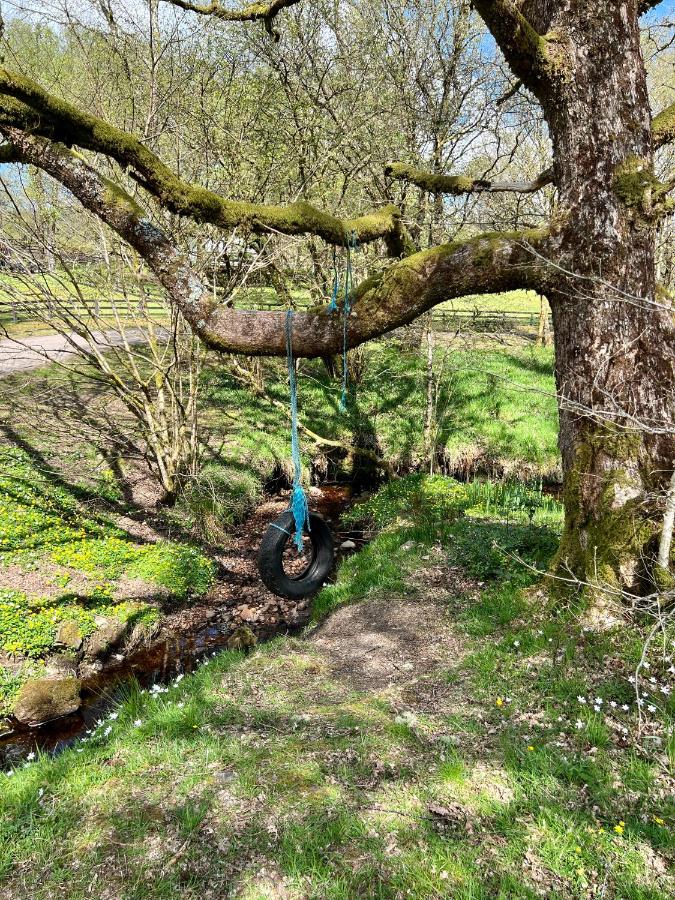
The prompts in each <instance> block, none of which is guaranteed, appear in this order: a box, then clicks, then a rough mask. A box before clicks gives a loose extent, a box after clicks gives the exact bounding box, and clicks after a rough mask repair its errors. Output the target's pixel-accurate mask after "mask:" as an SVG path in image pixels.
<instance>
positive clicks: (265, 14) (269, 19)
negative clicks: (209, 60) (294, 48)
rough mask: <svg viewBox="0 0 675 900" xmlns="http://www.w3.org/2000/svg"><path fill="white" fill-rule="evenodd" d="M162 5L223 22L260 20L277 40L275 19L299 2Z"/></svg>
mask: <svg viewBox="0 0 675 900" xmlns="http://www.w3.org/2000/svg"><path fill="white" fill-rule="evenodd" d="M162 2H163V3H170V4H171V6H178V7H179V8H180V9H184V10H187V11H189V12H194V13H198V14H199V15H202V16H213V17H214V18H216V19H220V20H221V21H224V22H255V21H258V20H260V19H262V21H263V22H264V23H265V28H266V29H267V31H268V32H269V33H270V34H271V35H272V36H273V37H274V39H275V40H278V39H279V35H278V34H277V32H276V31H274V28H273V24H272V23H273V22H274V19H275V17H276V16H277V15H278V14H279V13H280V12H281V10H282V9H286V7H288V6H295V4H296V3H299V2H300V0H270V2H269V3H249V4H248V5H247V6H244V7H242V9H227V8H226V7H224V6H222V5H221V4H220V2H219V0H211V2H210V3H206V4H204V3H193V2H192V0H162Z"/></svg>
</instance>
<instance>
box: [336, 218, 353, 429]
mask: <svg viewBox="0 0 675 900" xmlns="http://www.w3.org/2000/svg"><path fill="white" fill-rule="evenodd" d="M355 248H356V232H354V231H352V233H351V235H350V236H349V238H348V239H347V265H346V268H345V296H344V301H343V303H342V396H341V398H340V412H345V410H346V409H347V383H348V378H349V369H348V365H347V338H348V330H349V327H348V323H349V313H350V312H351V309H352V307H351V292H352V285H353V278H352V250H353V249H355Z"/></svg>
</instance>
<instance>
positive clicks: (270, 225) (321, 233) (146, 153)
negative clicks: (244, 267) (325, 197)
mask: <svg viewBox="0 0 675 900" xmlns="http://www.w3.org/2000/svg"><path fill="white" fill-rule="evenodd" d="M0 95H4V96H0V126H1V125H2V124H3V123H4V124H6V125H10V126H17V127H19V128H21V129H22V130H28V131H32V132H33V133H35V134H39V135H42V136H44V137H48V138H50V139H53V140H56V141H59V142H61V143H64V144H66V145H68V146H72V145H76V146H78V147H81V148H82V149H85V150H93V151H95V152H96V153H102V154H104V155H105V156H108V157H111V158H112V159H114V160H116V162H118V163H119V164H120V165H121V166H122V167H123V168H125V169H127V170H128V171H129V174H130V175H131V176H132V177H133V178H135V180H136V181H138V183H139V184H140V185H141V186H142V187H144V188H145V189H146V190H147V191H149V192H150V193H151V194H153V195H154V196H155V197H156V198H157V200H158V201H159V202H160V203H161V205H162V206H163V207H165V208H166V209H168V210H170V211H171V212H173V213H175V214H176V215H179V216H189V217H190V218H192V219H194V220H195V221H197V222H208V223H210V224H212V225H216V226H217V227H219V228H223V229H232V228H236V227H241V228H243V229H244V230H248V231H250V232H254V233H257V234H259V233H263V232H270V231H278V232H280V233H282V234H287V235H301V234H314V235H316V236H317V237H321V238H323V240H325V241H326V242H328V243H330V244H346V243H347V241H348V239H349V238H350V236H351V235H352V234H355V235H356V238H357V239H358V241H359V243H362V244H365V243H369V242H371V241H375V240H378V239H384V240H385V241H386V242H387V247H388V250H389V253H390V255H392V256H402V255H404V254H405V253H407V252H410V249H411V247H410V246H409V242H408V239H407V237H406V234H405V230H404V227H403V225H402V223H401V219H400V214H399V210H398V209H397V207H395V206H384V207H382V208H381V209H378V210H375V211H373V212H371V213H369V214H367V215H364V216H359V217H357V218H354V219H339V218H337V217H336V216H333V215H331V214H330V213H327V212H324V211H323V210H320V209H317V208H316V207H314V206H312V205H311V204H309V203H306V202H301V201H300V202H296V203H290V204H288V205H287V206H271V205H269V206H268V205H266V204H262V203H246V202H244V201H237V200H227V199H225V198H224V197H221V196H220V195H219V194H216V193H214V192H213V191H209V190H207V189H206V188H203V187H200V186H199V185H192V184H189V183H188V182H186V181H183V180H182V179H181V178H179V177H178V176H177V175H176V174H175V173H174V172H173V171H172V170H171V169H170V168H169V167H168V166H167V165H165V163H163V162H162V160H161V159H159V157H158V156H156V155H155V154H154V153H153V152H152V151H151V150H149V149H148V148H147V147H146V146H145V145H144V144H143V143H142V142H141V141H139V140H138V139H137V138H136V137H134V136H133V135H130V134H127V133H126V132H125V131H122V130H121V129H120V128H116V127H115V126H113V125H109V124H108V123H107V122H104V121H103V120H102V119H99V118H98V117H96V116H93V115H91V114H90V113H87V112H84V111H82V110H79V109H77V108H76V107H74V106H73V105H72V104H70V103H67V102H65V101H64V100H60V99H59V98H57V97H54V96H52V95H51V94H49V93H48V92H47V91H45V90H44V89H43V88H42V87H40V85H38V84H37V83H36V82H35V81H33V80H31V79H29V78H25V77H24V76H22V75H19V74H16V73H13V72H9V71H7V70H6V69H0Z"/></svg>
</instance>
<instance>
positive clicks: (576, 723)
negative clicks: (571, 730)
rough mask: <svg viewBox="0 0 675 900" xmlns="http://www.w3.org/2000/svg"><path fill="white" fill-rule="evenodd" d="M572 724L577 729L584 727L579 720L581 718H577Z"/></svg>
mask: <svg viewBox="0 0 675 900" xmlns="http://www.w3.org/2000/svg"><path fill="white" fill-rule="evenodd" d="M574 724H575V725H576V726H577V731H581V729H582V728H583V727H584V723H583V722H582V721H581V719H577V720H576V722H575V723H574Z"/></svg>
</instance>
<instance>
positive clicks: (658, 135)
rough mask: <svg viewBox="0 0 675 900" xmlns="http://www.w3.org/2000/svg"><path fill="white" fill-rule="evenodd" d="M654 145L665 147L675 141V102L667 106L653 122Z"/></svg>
mask: <svg viewBox="0 0 675 900" xmlns="http://www.w3.org/2000/svg"><path fill="white" fill-rule="evenodd" d="M652 139H653V141H654V147H655V148H658V147H663V145H664V144H670V143H672V141H675V103H673V104H671V105H670V106H668V107H666V109H664V110H663V112H660V113H659V114H658V116H656V117H655V118H654V121H653V122H652Z"/></svg>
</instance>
